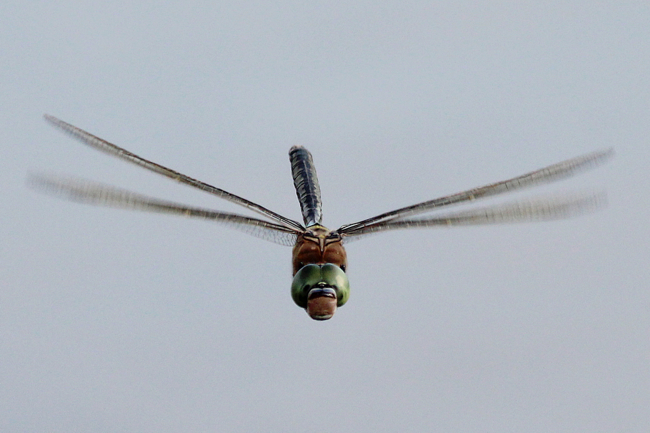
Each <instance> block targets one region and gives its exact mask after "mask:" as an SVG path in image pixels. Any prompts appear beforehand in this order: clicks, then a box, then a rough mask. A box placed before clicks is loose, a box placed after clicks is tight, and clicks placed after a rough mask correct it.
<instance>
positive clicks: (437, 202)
mask: <svg viewBox="0 0 650 433" xmlns="http://www.w3.org/2000/svg"><path fill="white" fill-rule="evenodd" d="M613 155H614V150H613V149H607V150H603V151H598V152H593V153H588V154H586V155H582V156H579V157H576V158H573V159H569V160H566V161H563V162H559V163H557V164H553V165H550V166H548V167H545V168H542V169H539V170H535V171H533V172H530V173H526V174H524V175H521V176H517V177H514V178H512V179H508V180H504V181H501V182H497V183H493V184H490V185H486V186H482V187H479V188H474V189H470V190H467V191H463V192H459V193H457V194H452V195H448V196H445V197H440V198H436V199H433V200H429V201H425V202H422V203H418V204H414V205H412V206H407V207H403V208H400V209H396V210H394V211H390V212H386V213H383V214H381V215H377V216H375V217H372V218H368V219H365V220H363V221H359V222H356V223H352V224H347V225H344V226H342V227H341V228H340V229H339V230H338V232H339V233H341V234H346V233H347V234H352V233H354V232H355V231H357V230H360V229H363V228H364V227H366V226H369V225H372V224H375V223H378V222H380V221H389V220H395V219H398V218H400V219H401V218H404V217H407V216H412V215H416V214H419V213H423V212H427V211H431V210H434V209H436V208H441V207H444V206H449V205H452V204H457V203H462V202H465V201H473V200H478V199H481V198H486V197H491V196H495V195H498V194H504V193H506V192H511V191H516V190H520V189H523V188H529V187H533V186H537V185H542V184H545V183H550V182H555V181H557V180H560V179H565V178H567V177H570V176H573V175H575V174H577V173H579V172H581V171H583V170H586V169H589V168H593V167H596V166H597V165H600V164H602V163H604V162H605V161H607V160H609V159H610V158H611V157H612V156H613Z"/></svg>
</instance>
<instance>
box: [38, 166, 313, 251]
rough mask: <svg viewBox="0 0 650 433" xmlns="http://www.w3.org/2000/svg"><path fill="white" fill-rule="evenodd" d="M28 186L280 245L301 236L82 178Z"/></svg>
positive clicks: (253, 220) (50, 179) (47, 179)
mask: <svg viewBox="0 0 650 433" xmlns="http://www.w3.org/2000/svg"><path fill="white" fill-rule="evenodd" d="M28 183H29V185H30V186H32V187H34V188H36V189H39V190H42V191H45V192H49V193H54V194H58V195H61V196H63V197H65V198H67V199H69V200H73V201H77V202H81V203H88V204H94V205H103V206H110V207H115V208H122V209H132V210H143V211H149V212H159V213H167V214H175V215H182V216H186V217H190V218H202V219H205V220H211V221H215V222H217V223H219V224H222V225H225V226H228V227H231V228H235V229H237V230H240V231H243V232H245V233H248V234H250V235H253V236H256V237H259V238H262V239H265V240H268V241H271V242H275V243H277V244H280V245H286V246H293V245H294V244H295V241H296V238H297V235H298V234H299V233H300V231H299V230H296V229H293V228H289V227H285V226H283V225H280V224H276V223H272V222H269V221H264V220H261V219H257V218H250V217H247V216H243V215H237V214H232V213H226V212H218V211H213V210H209V209H201V208H195V207H190V206H185V205H182V204H178V203H174V202H170V201H163V200H159V199H156V198H151V197H147V196H144V195H140V194H136V193H134V192H131V191H127V190H123V189H119V188H115V187H111V186H108V185H103V184H99V183H95V182H89V181H86V180H81V179H70V178H61V177H54V176H48V175H31V176H30V177H29V178H28Z"/></svg>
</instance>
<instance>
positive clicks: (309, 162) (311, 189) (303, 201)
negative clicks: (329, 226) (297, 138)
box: [289, 146, 323, 227]
mask: <svg viewBox="0 0 650 433" xmlns="http://www.w3.org/2000/svg"><path fill="white" fill-rule="evenodd" d="M289 159H290V160H291V174H292V175H293V185H294V186H295V187H296V194H297V195H298V201H299V202H300V210H301V211H302V218H303V220H304V222H305V226H306V227H309V226H313V225H314V224H320V223H321V221H322V219H323V210H322V202H321V198H320V186H319V185H318V176H316V167H314V161H313V159H312V157H311V153H309V151H308V150H307V149H305V148H304V147H302V146H293V147H292V148H291V149H290V150H289Z"/></svg>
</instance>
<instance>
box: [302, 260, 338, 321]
mask: <svg viewBox="0 0 650 433" xmlns="http://www.w3.org/2000/svg"><path fill="white" fill-rule="evenodd" d="M291 297H292V298H293V301H294V302H295V303H296V305H298V306H299V307H302V308H304V309H305V310H307V314H309V317H311V318H312V319H314V320H327V319H331V318H332V316H333V315H334V313H335V312H336V308H337V307H340V306H342V305H343V304H345V303H346V302H347V301H348V298H349V297H350V282H349V281H348V277H347V275H345V272H343V271H342V270H341V268H340V267H338V266H336V265H334V264H332V263H325V264H309V265H305V266H303V267H302V268H301V269H300V270H299V271H298V272H297V273H296V275H294V277H293V283H292V284H291Z"/></svg>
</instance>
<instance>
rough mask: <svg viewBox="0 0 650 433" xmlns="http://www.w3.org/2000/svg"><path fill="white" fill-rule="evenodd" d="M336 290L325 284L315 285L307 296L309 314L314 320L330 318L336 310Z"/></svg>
mask: <svg viewBox="0 0 650 433" xmlns="http://www.w3.org/2000/svg"><path fill="white" fill-rule="evenodd" d="M337 302H338V301H337V299H336V291H335V290H334V289H333V288H331V287H327V286H324V285H319V286H317V287H314V288H313V289H311V290H310V291H309V295H308V296H307V314H309V317H311V318H312V319H314V320H328V319H331V318H332V316H334V313H335V312H336V305H337Z"/></svg>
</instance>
